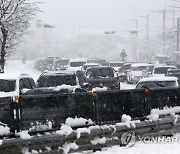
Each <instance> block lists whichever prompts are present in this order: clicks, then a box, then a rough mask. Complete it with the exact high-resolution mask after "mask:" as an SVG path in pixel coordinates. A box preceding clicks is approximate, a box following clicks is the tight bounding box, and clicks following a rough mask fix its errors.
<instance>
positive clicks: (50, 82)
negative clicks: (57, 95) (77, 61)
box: [37, 75, 76, 87]
mask: <svg viewBox="0 0 180 154" xmlns="http://www.w3.org/2000/svg"><path fill="white" fill-rule="evenodd" d="M63 84H65V85H71V86H74V85H76V76H75V75H52V76H50V75H45V76H41V77H40V78H39V79H38V81H37V86H38V87H56V86H61V85H63Z"/></svg>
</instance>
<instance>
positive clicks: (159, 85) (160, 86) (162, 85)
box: [156, 83, 164, 87]
mask: <svg viewBox="0 0 180 154" xmlns="http://www.w3.org/2000/svg"><path fill="white" fill-rule="evenodd" d="M156 85H158V86H160V87H164V86H163V85H162V84H159V83H156Z"/></svg>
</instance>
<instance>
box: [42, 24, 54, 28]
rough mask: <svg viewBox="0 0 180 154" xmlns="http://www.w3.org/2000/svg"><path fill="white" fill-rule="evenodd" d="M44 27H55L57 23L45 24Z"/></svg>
mask: <svg viewBox="0 0 180 154" xmlns="http://www.w3.org/2000/svg"><path fill="white" fill-rule="evenodd" d="M44 28H55V25H49V24H44Z"/></svg>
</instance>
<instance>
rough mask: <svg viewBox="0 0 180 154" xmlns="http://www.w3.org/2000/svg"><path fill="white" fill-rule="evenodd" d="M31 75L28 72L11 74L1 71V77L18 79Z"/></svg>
mask: <svg viewBox="0 0 180 154" xmlns="http://www.w3.org/2000/svg"><path fill="white" fill-rule="evenodd" d="M20 77H21V78H24V77H30V76H29V75H28V74H11V73H0V79H4V80H5V79H6V80H16V79H18V78H20Z"/></svg>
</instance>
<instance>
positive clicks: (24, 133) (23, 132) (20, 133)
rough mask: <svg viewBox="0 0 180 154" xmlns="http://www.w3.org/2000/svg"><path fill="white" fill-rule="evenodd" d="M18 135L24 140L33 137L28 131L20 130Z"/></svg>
mask: <svg viewBox="0 0 180 154" xmlns="http://www.w3.org/2000/svg"><path fill="white" fill-rule="evenodd" d="M16 136H19V137H20V138H21V139H23V140H28V139H31V136H30V135H29V134H28V131H22V132H18V133H16Z"/></svg>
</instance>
